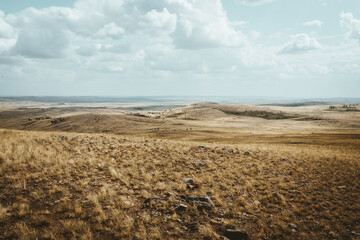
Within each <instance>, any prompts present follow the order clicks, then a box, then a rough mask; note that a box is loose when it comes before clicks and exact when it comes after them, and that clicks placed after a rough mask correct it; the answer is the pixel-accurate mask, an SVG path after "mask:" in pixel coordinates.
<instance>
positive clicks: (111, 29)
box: [95, 22, 125, 39]
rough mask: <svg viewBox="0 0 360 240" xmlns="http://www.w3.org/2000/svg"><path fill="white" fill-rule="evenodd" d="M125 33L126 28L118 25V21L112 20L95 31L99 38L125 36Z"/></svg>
mask: <svg viewBox="0 0 360 240" xmlns="http://www.w3.org/2000/svg"><path fill="white" fill-rule="evenodd" d="M124 33H125V29H123V28H122V27H119V26H118V25H116V23H114V22H111V23H108V24H105V25H104V27H103V28H101V29H100V30H99V31H97V33H95V36H96V37H99V38H112V39H119V38H121V37H123V36H124Z"/></svg>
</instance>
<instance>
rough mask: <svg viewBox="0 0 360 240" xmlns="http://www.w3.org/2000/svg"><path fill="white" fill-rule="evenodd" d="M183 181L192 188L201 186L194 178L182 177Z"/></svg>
mask: <svg viewBox="0 0 360 240" xmlns="http://www.w3.org/2000/svg"><path fill="white" fill-rule="evenodd" d="M182 181H183V183H185V184H186V187H187V188H188V189H190V190H192V189H194V188H198V187H199V186H198V185H197V184H196V183H195V181H194V179H193V178H183V179H182Z"/></svg>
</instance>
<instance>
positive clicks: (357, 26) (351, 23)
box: [340, 12, 360, 43]
mask: <svg viewBox="0 0 360 240" xmlns="http://www.w3.org/2000/svg"><path fill="white" fill-rule="evenodd" d="M340 24H341V26H342V27H345V28H347V29H348V36H349V37H350V38H353V39H356V40H358V41H359V43H360V20H359V19H356V18H354V16H353V15H352V13H344V12H341V13H340Z"/></svg>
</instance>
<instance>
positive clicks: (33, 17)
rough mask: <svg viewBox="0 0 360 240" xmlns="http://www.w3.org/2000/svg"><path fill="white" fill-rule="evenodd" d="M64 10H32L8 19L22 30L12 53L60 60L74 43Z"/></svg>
mask: <svg viewBox="0 0 360 240" xmlns="http://www.w3.org/2000/svg"><path fill="white" fill-rule="evenodd" d="M65 13H67V12H66V11H64V9H63V8H49V9H41V10H37V9H35V8H29V9H26V10H24V11H22V12H20V13H19V14H18V15H10V16H8V19H9V22H10V23H12V25H13V26H14V27H16V28H18V29H19V35H18V38H17V40H16V43H15V45H14V47H13V48H12V52H13V53H15V54H19V55H22V56H25V57H30V58H59V57H61V56H63V54H64V52H65V50H66V48H67V47H68V46H69V44H70V32H69V31H68V28H67V27H66V24H65V23H64V19H66V17H67V16H66V14H65Z"/></svg>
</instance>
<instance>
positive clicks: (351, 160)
mask: <svg viewBox="0 0 360 240" xmlns="http://www.w3.org/2000/svg"><path fill="white" fill-rule="evenodd" d="M359 156H360V149H359V147H358V145H356V144H354V140H349V145H346V144H345V143H344V141H342V143H341V145H336V144H332V145H311V144H297V145H285V144H236V145H224V144H220V143H219V144H215V143H213V144H210V143H207V144H204V143H198V142H189V141H170V140H159V139H154V138H147V137H123V136H116V135H111V134H79V133H54V132H28V131H15V130H0V175H1V180H0V190H1V191H0V239H227V238H228V239H359V238H360V217H359V216H360V214H359V213H360V202H359V199H360V185H359V182H360V166H359V165H360V161H359Z"/></svg>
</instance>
